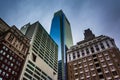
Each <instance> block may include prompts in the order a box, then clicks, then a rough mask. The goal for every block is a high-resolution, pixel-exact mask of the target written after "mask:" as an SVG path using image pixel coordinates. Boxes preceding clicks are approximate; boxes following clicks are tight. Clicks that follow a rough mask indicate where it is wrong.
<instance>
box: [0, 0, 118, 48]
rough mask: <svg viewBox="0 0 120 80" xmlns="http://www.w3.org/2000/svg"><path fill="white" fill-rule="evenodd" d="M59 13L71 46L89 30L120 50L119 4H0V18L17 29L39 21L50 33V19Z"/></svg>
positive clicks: (41, 0)
mask: <svg viewBox="0 0 120 80" xmlns="http://www.w3.org/2000/svg"><path fill="white" fill-rule="evenodd" d="M60 9H62V10H63V12H64V13H65V15H66V17H67V18H68V20H69V22H70V24H71V29H72V35H73V41H74V44H76V43H77V42H79V41H81V40H83V39H84V35H83V33H84V30H85V29H88V28H90V29H91V30H92V31H93V33H94V34H95V35H96V36H99V35H107V36H109V37H112V38H114V40H115V42H116V44H117V46H118V48H120V0H0V17H1V18H2V19H3V20H4V21H5V22H6V23H8V25H10V26H12V25H16V26H17V27H18V28H19V29H20V28H21V27H22V26H23V25H25V24H27V23H29V22H30V23H31V24H32V23H34V22H36V21H39V22H40V23H41V24H42V25H43V27H44V28H45V29H46V30H47V32H48V33H49V32H50V27H51V21H52V18H53V15H54V13H55V12H56V11H58V10H60Z"/></svg>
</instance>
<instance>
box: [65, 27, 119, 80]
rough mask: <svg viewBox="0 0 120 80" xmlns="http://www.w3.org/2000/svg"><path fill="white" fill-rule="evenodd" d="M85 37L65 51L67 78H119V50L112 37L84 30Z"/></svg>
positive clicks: (106, 79) (87, 79)
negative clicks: (96, 34)
mask: <svg viewBox="0 0 120 80" xmlns="http://www.w3.org/2000/svg"><path fill="white" fill-rule="evenodd" d="M84 35H85V39H84V40H83V41H80V42H78V43H77V44H76V45H74V46H72V47H71V48H70V49H69V50H68V51H67V64H68V80H120V51H119V49H118V48H117V47H116V45H115V42H114V39H112V38H110V37H108V36H103V35H101V36H98V37H95V35H94V34H93V33H92V31H91V30H90V29H87V30H85V33H84Z"/></svg>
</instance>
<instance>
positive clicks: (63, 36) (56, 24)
mask: <svg viewBox="0 0 120 80" xmlns="http://www.w3.org/2000/svg"><path fill="white" fill-rule="evenodd" d="M50 35H51V37H52V38H53V39H54V40H55V42H56V43H57V44H58V48H59V49H58V51H59V52H58V60H62V61H60V62H61V63H62V66H61V69H59V70H60V72H62V73H60V72H59V71H58V72H59V74H58V80H65V79H66V77H67V76H66V66H67V65H66V48H70V46H72V45H73V40H72V33H71V27H70V23H69V21H68V19H67V18H66V16H65V14H64V13H63V11H62V10H60V11H57V12H56V13H55V14H54V17H53V19H52V24H51V31H50ZM61 63H60V65H61ZM58 65H59V64H58ZM59 68H60V66H59ZM59 75H60V76H59ZM61 75H62V77H61Z"/></svg>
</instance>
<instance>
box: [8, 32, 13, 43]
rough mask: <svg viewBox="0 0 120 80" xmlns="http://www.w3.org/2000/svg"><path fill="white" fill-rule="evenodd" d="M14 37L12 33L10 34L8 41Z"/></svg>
mask: <svg viewBox="0 0 120 80" xmlns="http://www.w3.org/2000/svg"><path fill="white" fill-rule="evenodd" d="M13 39H14V36H13V35H12V34H10V36H9V38H8V41H9V42H12V40H13Z"/></svg>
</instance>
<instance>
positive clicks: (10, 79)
mask: <svg viewBox="0 0 120 80" xmlns="http://www.w3.org/2000/svg"><path fill="white" fill-rule="evenodd" d="M29 42H30V40H29V39H28V38H27V37H25V36H24V35H23V34H22V33H21V31H20V30H18V29H17V28H16V27H15V26H12V27H10V26H9V25H8V24H7V23H5V22H4V21H3V20H2V19H0V80H19V77H20V74H21V71H22V69H23V65H24V62H25V60H26V57H27V55H28V50H29V46H30V44H29Z"/></svg>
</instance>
